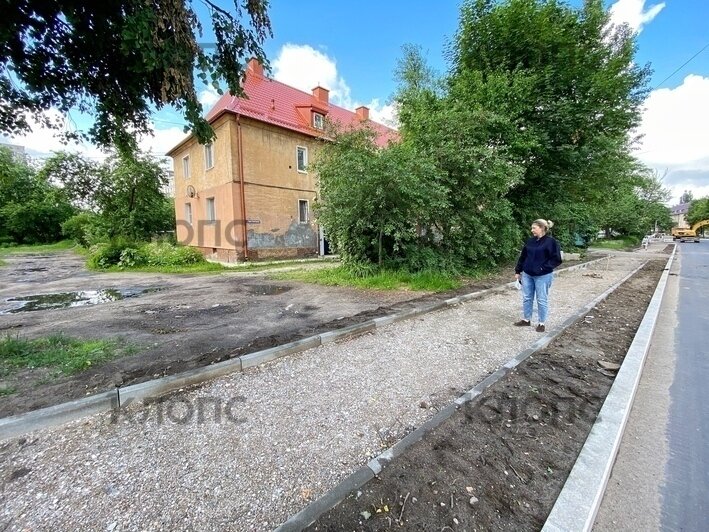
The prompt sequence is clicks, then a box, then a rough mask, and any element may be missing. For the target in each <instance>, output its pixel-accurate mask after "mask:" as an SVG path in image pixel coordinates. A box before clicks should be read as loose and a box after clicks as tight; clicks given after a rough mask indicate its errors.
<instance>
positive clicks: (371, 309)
mask: <svg viewBox="0 0 709 532" xmlns="http://www.w3.org/2000/svg"><path fill="white" fill-rule="evenodd" d="M4 260H5V261H6V262H7V265H6V266H3V267H1V268H0V335H11V336H17V337H20V338H28V339H31V338H37V337H42V336H46V335H49V334H55V333H63V334H66V335H68V336H72V337H77V338H82V339H89V338H120V339H123V340H125V341H126V342H128V343H129V344H131V345H134V346H136V347H137V353H136V354H134V355H132V356H128V357H122V358H118V359H114V360H112V361H110V362H107V363H105V364H102V365H97V366H96V367H92V368H91V369H90V370H87V371H84V372H82V373H79V374H75V375H72V376H57V375H56V371H55V370H47V369H41V368H35V369H30V370H24V371H22V372H18V373H15V374H13V375H10V376H5V377H4V378H0V387H3V388H10V389H14V390H15V393H13V394H11V395H5V396H3V397H0V417H5V416H9V415H13V414H18V413H22V412H27V411H31V410H35V409H38V408H42V407H46V406H51V405H54V404H58V403H61V402H64V401H68V400H72V399H76V398H79V397H82V396H85V395H89V394H93V393H97V392H100V391H104V390H108V389H112V388H113V387H114V386H116V385H120V386H126V385H129V384H135V383H139V382H143V381H146V380H149V379H152V378H155V377H161V376H163V375H171V374H175V373H179V372H181V371H186V370H189V369H192V368H195V367H200V366H206V365H209V364H212V363H215V362H219V361H221V360H226V359H229V358H232V357H236V356H239V355H242V354H246V353H250V352H254V351H258V350H261V349H266V348H268V347H273V346H275V345H280V344H283V343H286V342H289V341H293V340H297V339H299V338H304V337H307V336H311V335H314V334H319V333H322V332H326V331H331V330H335V329H338V328H342V327H346V326H348V325H352V324H355V323H360V322H362V321H366V320H368V319H371V318H374V317H378V316H383V315H386V314H389V313H392V312H395V311H397V310H402V309H406V308H410V307H412V306H417V305H423V304H425V303H427V302H430V301H433V300H437V299H441V298H449V297H452V296H453V295H457V294H462V293H469V292H472V291H476V290H481V289H484V288H490V287H493V286H499V285H500V284H502V283H506V282H509V281H510V280H512V275H513V270H512V268H511V267H508V268H505V269H503V270H502V271H500V272H499V273H497V274H495V275H490V276H489V277H487V278H485V279H482V280H476V281H470V282H468V283H466V285H465V286H463V287H461V288H460V289H457V290H454V291H450V292H446V293H440V294H426V293H423V292H411V291H375V290H359V289H353V288H342V287H325V286H317V285H309V284H304V283H297V282H284V281H273V280H270V279H269V278H268V273H267V272H266V273H248V272H231V271H229V272H223V273H218V274H191V275H167V274H148V273H132V272H126V273H97V272H91V271H89V270H87V269H86V268H85V266H84V258H83V257H80V256H77V255H75V254H73V253H71V252H63V253H56V254H51V255H50V254H46V255H42V254H24V255H10V256H8V257H6V258H5V259H4ZM571 264H573V263H566V264H565V266H568V265H571ZM313 266H315V265H313ZM75 292H82V293H83V294H82V295H81V296H79V295H76V298H79V297H85V298H88V297H94V298H97V297H98V298H100V297H103V295H105V294H108V295H110V294H119V295H120V294H122V295H123V296H125V298H124V299H120V300H116V301H109V302H104V303H100V304H95V305H85V306H76V307H68V308H55V309H45V310H34V311H20V312H15V311H17V310H18V309H19V307H20V306H21V305H23V304H25V306H24V307H23V308H25V309H26V308H28V306H29V305H31V303H29V302H23V301H16V300H17V299H19V298H27V297H29V296H35V295H38V294H39V295H42V294H44V295H46V294H50V295H52V296H51V297H49V298H45V299H48V300H49V301H48V302H49V303H52V302H53V301H54V299H55V297H56V298H58V297H59V296H57V294H68V293H75ZM89 292H90V293H91V294H92V295H91V296H87V295H86V294H87V293H89ZM44 303H47V301H45V302H44Z"/></svg>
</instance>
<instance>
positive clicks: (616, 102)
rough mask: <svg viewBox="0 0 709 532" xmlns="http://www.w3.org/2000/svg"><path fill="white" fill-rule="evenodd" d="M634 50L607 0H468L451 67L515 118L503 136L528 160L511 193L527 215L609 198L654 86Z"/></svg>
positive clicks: (520, 216)
mask: <svg viewBox="0 0 709 532" xmlns="http://www.w3.org/2000/svg"><path fill="white" fill-rule="evenodd" d="M634 52H635V43H634V39H633V36H632V33H631V32H630V31H629V29H628V28H627V27H620V28H612V29H609V27H608V15H607V13H606V12H605V10H604V8H603V2H602V1H601V0H587V1H586V2H584V5H583V7H582V8H581V9H574V8H572V7H569V6H567V5H566V4H563V3H561V2H558V1H556V0H507V1H504V2H492V1H490V0H468V1H466V2H464V4H463V7H462V11H461V22H460V26H459V29H458V32H457V35H456V37H455V41H454V44H453V47H452V51H451V55H450V59H451V63H452V66H453V70H452V76H451V77H452V78H453V80H458V79H475V78H476V77H477V79H478V80H479V82H478V83H477V84H476V85H473V86H472V89H473V90H470V91H468V92H467V94H466V95H464V96H462V97H461V98H462V99H463V100H464V101H465V102H466V103H467V105H470V106H480V107H482V108H484V109H488V110H494V111H495V112H496V113H497V114H499V115H501V116H503V117H504V119H505V121H506V122H507V123H509V124H513V125H514V126H515V128H514V129H511V128H505V129H503V130H501V132H502V133H503V135H502V137H501V143H503V144H504V145H506V146H508V147H509V150H510V155H512V156H513V157H514V160H515V161H521V162H522V163H523V164H524V173H523V176H522V179H520V180H519V182H518V183H516V184H515V185H514V186H513V188H512V189H511V190H510V193H509V195H508V198H509V199H510V201H511V202H512V203H513V205H514V212H515V217H516V218H517V220H518V223H519V224H520V225H526V224H527V223H528V222H529V220H532V219H534V218H536V217H539V216H541V217H544V218H551V219H555V218H556V219H557V221H560V220H559V218H563V217H564V216H566V215H568V213H571V212H573V211H574V210H575V209H576V208H575V207H574V206H584V205H585V206H592V205H597V204H601V203H603V201H604V198H605V197H606V196H607V194H608V191H609V190H611V189H612V187H613V186H614V183H615V181H616V179H617V173H616V170H617V169H618V168H619V167H621V168H622V167H624V166H626V165H627V163H626V160H627V158H628V153H629V150H630V141H629V136H628V133H629V131H631V130H632V129H633V128H634V127H635V126H637V125H638V124H639V120H640V112H641V104H642V101H643V100H644V97H645V95H646V94H647V80H648V76H649V69H648V68H647V67H642V66H639V65H638V64H637V63H636V62H635V61H634V57H633V56H634ZM505 89H506V90H505ZM561 229H562V227H558V226H557V230H561Z"/></svg>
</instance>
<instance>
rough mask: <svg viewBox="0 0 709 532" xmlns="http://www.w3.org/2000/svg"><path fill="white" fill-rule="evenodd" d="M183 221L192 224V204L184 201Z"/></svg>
mask: <svg viewBox="0 0 709 532" xmlns="http://www.w3.org/2000/svg"><path fill="white" fill-rule="evenodd" d="M185 221H186V222H187V223H188V224H190V225H192V204H191V203H185Z"/></svg>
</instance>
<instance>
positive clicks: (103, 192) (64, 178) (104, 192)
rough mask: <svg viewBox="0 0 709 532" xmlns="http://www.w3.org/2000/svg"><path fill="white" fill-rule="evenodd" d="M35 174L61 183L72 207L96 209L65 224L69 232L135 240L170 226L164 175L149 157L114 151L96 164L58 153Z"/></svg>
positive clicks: (171, 209) (170, 209)
mask: <svg viewBox="0 0 709 532" xmlns="http://www.w3.org/2000/svg"><path fill="white" fill-rule="evenodd" d="M40 174H41V175H43V176H45V178H46V179H49V180H53V181H56V182H59V183H62V184H63V186H64V190H65V191H66V193H67V195H68V196H69V197H70V199H71V200H72V201H73V203H74V204H75V205H77V206H80V207H82V208H85V209H88V210H89V211H91V212H94V213H96V215H97V216H96V217H88V219H87V217H83V218H81V219H80V220H77V221H76V222H73V223H72V224H69V227H68V228H67V231H68V232H72V234H75V233H76V232H77V231H79V232H81V231H86V230H90V231H92V232H93V233H94V235H95V236H97V237H101V236H102V235H103V236H104V237H105V238H113V237H125V238H128V239H133V240H140V239H144V238H147V237H149V236H151V235H153V234H155V233H157V232H161V231H171V230H174V228H175V212H174V205H173V203H172V200H170V199H169V198H166V197H165V194H164V193H163V192H162V188H163V187H164V186H165V185H166V183H167V175H166V173H165V171H164V170H163V168H162V167H161V166H160V164H159V163H158V162H157V161H156V160H155V159H154V158H152V157H150V156H146V155H143V154H140V153H125V152H124V153H116V154H114V155H113V156H112V157H110V158H109V159H107V160H106V161H105V162H104V163H102V164H96V163H93V162H89V161H86V159H84V158H83V157H82V156H80V155H77V154H67V153H64V152H59V153H56V154H54V156H53V157H51V158H50V159H48V160H47V161H46V163H45V165H44V167H43V168H42V169H41V170H40ZM82 228H83V229H82ZM75 236H76V234H75ZM79 236H81V235H79ZM84 238H85V237H84Z"/></svg>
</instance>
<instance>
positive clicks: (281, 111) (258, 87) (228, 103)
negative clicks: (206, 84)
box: [207, 72, 398, 147]
mask: <svg viewBox="0 0 709 532" xmlns="http://www.w3.org/2000/svg"><path fill="white" fill-rule="evenodd" d="M244 92H245V93H246V95H247V96H248V98H236V97H234V96H232V95H231V94H230V93H229V92H226V93H224V95H222V97H221V98H220V99H219V101H217V103H216V104H215V105H214V107H212V109H211V110H210V111H209V113H208V114H207V121H209V122H211V121H212V120H213V119H214V118H216V117H217V116H218V115H220V114H222V113H224V112H231V113H237V114H240V115H243V116H248V117H250V118H254V119H256V120H261V121H262V122H266V123H268V124H273V125H276V126H280V127H284V128H286V129H290V130H292V131H298V132H300V133H304V134H305V135H310V136H313V137H320V136H322V131H320V130H318V129H315V128H314V127H312V125H311V122H310V112H311V109H312V110H313V111H315V112H318V113H321V114H324V115H325V116H326V117H327V118H328V119H329V120H331V121H333V122H335V123H339V124H341V125H343V126H345V127H347V126H350V125H356V124H359V123H361V121H360V119H359V117H358V116H357V114H356V113H354V112H352V111H348V110H347V109H344V108H342V107H339V106H337V105H333V104H331V103H324V102H322V101H320V100H318V99H317V98H315V96H313V95H312V94H308V93H307V92H303V91H301V90H298V89H295V88H293V87H290V86H288V85H286V84H284V83H281V82H279V81H276V80H273V79H269V78H267V77H264V76H260V75H258V74H254V73H252V72H248V73H247V75H246V81H245V82H244ZM298 108H301V109H304V110H305V111H307V112H305V113H300V112H298ZM368 123H369V125H371V127H372V128H373V129H374V130H375V131H376V132H377V133H378V138H377V145H378V146H381V147H384V146H386V145H387V143H388V142H389V141H390V140H397V139H398V133H397V132H396V131H395V130H393V129H391V128H388V127H386V126H384V125H382V124H379V123H377V122H373V121H371V120H369V121H368Z"/></svg>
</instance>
